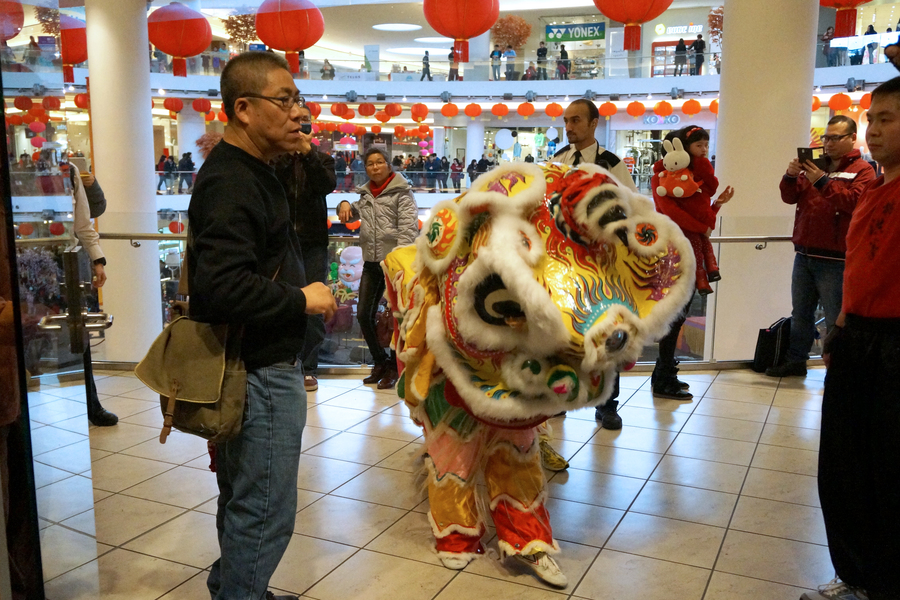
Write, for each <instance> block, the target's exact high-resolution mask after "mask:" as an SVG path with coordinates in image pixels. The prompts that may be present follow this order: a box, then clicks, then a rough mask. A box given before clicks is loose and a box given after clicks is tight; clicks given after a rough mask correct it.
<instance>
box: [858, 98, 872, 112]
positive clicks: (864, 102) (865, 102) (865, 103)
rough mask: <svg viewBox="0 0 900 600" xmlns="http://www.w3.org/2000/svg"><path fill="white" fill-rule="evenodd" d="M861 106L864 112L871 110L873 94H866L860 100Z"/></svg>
mask: <svg viewBox="0 0 900 600" xmlns="http://www.w3.org/2000/svg"><path fill="white" fill-rule="evenodd" d="M859 106H860V108H862V109H863V110H869V108H870V107H871V106H872V94H864V95H863V97H862V98H860V99H859Z"/></svg>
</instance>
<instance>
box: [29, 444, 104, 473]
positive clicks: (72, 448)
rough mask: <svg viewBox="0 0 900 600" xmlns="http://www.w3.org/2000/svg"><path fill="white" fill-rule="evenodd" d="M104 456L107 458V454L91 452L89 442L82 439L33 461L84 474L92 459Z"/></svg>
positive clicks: (36, 457)
mask: <svg viewBox="0 0 900 600" xmlns="http://www.w3.org/2000/svg"><path fill="white" fill-rule="evenodd" d="M95 452H96V454H95ZM104 456H109V453H107V452H104V451H100V450H97V451H95V450H93V449H92V448H91V446H90V440H88V439H87V438H84V437H82V441H80V442H76V443H74V444H70V445H68V446H65V447H63V448H59V449H58V450H53V451H51V452H46V453H44V454H41V455H40V456H35V461H36V462H41V463H44V464H46V465H50V466H51V467H55V468H57V469H62V470H63V471H69V472H70V473H84V472H85V471H88V470H90V468H91V460H92V459H93V460H99V459H100V458H103V457H104Z"/></svg>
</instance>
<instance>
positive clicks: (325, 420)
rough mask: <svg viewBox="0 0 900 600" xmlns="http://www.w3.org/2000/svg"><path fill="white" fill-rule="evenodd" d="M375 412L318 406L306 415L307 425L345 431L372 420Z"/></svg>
mask: <svg viewBox="0 0 900 600" xmlns="http://www.w3.org/2000/svg"><path fill="white" fill-rule="evenodd" d="M374 414H375V412H370V411H365V410H354V409H352V408H340V407H338V406H328V405H327V404H318V405H316V406H312V407H310V408H309V410H308V411H307V413H306V424H307V425H311V426H312V427H321V428H323V429H339V430H341V431H345V430H347V429H350V428H351V427H353V426H354V425H359V424H360V423H362V422H363V421H365V420H366V419H369V418H371V417H372V416H373V415H374Z"/></svg>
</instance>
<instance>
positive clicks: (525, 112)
mask: <svg viewBox="0 0 900 600" xmlns="http://www.w3.org/2000/svg"><path fill="white" fill-rule="evenodd" d="M516 112H517V113H519V116H520V117H525V118H526V119H527V118H528V117H530V116H531V115H533V114H534V104H532V103H531V102H523V103H522V104H520V105H519V107H518V108H517V109H516Z"/></svg>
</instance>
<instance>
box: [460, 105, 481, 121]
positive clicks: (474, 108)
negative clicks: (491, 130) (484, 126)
mask: <svg viewBox="0 0 900 600" xmlns="http://www.w3.org/2000/svg"><path fill="white" fill-rule="evenodd" d="M464 112H465V113H466V116H467V117H472V119H473V120H474V119H476V118H478V117H480V116H481V105H480V104H475V103H472V104H467V105H466V109H465V111H464Z"/></svg>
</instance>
